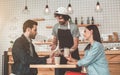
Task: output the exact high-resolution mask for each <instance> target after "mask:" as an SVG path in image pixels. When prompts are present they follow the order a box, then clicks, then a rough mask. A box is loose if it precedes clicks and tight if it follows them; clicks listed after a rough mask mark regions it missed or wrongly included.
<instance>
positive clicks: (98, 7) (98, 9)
mask: <svg viewBox="0 0 120 75" xmlns="http://www.w3.org/2000/svg"><path fill="white" fill-rule="evenodd" d="M95 10H96V11H97V12H100V11H102V8H101V6H100V3H99V2H97V4H96V8H95Z"/></svg>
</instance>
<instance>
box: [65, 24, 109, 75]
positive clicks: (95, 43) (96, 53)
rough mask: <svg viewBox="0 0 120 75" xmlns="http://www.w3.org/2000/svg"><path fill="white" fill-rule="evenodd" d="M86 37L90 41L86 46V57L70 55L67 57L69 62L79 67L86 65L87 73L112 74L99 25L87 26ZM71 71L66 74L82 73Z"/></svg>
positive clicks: (75, 74) (91, 74) (90, 74)
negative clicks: (79, 58)
mask: <svg viewBox="0 0 120 75" xmlns="http://www.w3.org/2000/svg"><path fill="white" fill-rule="evenodd" d="M84 38H85V39H86V40H88V42H89V44H88V45H87V46H86V48H85V55H84V57H83V58H82V59H81V60H76V59H73V58H72V57H69V58H67V59H68V64H76V65H77V66H78V67H80V66H84V67H85V68H86V69H87V75H110V74H109V69H108V63H107V60H106V58H105V53H104V47H103V45H102V43H101V39H100V33H99V30H98V28H97V26H95V25H89V26H86V28H85V30H84ZM71 73H72V72H66V75H80V74H78V73H76V72H73V73H72V74H71Z"/></svg>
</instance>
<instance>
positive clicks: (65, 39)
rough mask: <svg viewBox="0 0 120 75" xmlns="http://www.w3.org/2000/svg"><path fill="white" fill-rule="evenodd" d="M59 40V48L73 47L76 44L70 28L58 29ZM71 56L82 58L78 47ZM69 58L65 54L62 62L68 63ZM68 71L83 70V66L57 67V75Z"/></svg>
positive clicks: (62, 74)
mask: <svg viewBox="0 0 120 75" xmlns="http://www.w3.org/2000/svg"><path fill="white" fill-rule="evenodd" d="M58 40H59V48H66V47H67V48H71V47H72V46H73V44H74V42H73V37H72V34H71V32H70V29H66V30H63V29H58ZM71 56H72V57H73V58H75V59H77V60H79V59H80V57H79V52H78V48H77V49H76V50H75V51H74V52H72V53H71ZM66 63H67V59H66V58H65V57H64V56H61V60H60V64H66ZM66 71H78V72H80V71H81V68H61V69H55V75H64V74H65V72H66Z"/></svg>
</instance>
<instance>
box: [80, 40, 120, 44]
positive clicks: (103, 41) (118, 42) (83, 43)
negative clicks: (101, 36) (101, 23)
mask: <svg viewBox="0 0 120 75" xmlns="http://www.w3.org/2000/svg"><path fill="white" fill-rule="evenodd" d="M86 43H88V42H81V41H79V44H86ZM102 43H120V41H102Z"/></svg>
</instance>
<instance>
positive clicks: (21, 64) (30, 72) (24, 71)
mask: <svg viewBox="0 0 120 75" xmlns="http://www.w3.org/2000/svg"><path fill="white" fill-rule="evenodd" d="M32 46H33V45H32ZM29 48H30V45H29V42H28V40H27V39H26V37H25V36H24V35H22V36H21V37H19V38H18V39H17V40H16V41H15V43H14V45H13V48H12V55H13V59H14V64H13V65H12V72H13V73H14V74H16V75H37V69H31V68H29V65H30V64H45V63H46V57H42V58H40V57H38V55H37V54H36V52H35V49H34V46H33V57H32V56H30V49H29Z"/></svg>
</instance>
